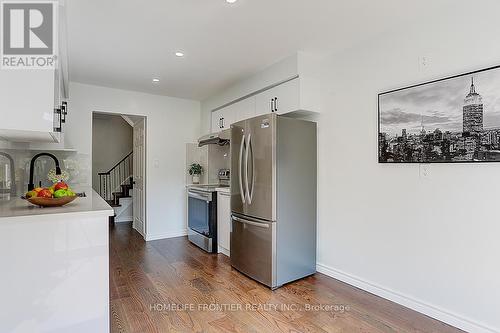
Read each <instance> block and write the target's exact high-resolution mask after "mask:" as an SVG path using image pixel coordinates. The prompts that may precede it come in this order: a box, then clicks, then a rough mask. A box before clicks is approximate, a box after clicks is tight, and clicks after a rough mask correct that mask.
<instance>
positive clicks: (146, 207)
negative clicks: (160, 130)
mask: <svg viewBox="0 0 500 333" xmlns="http://www.w3.org/2000/svg"><path fill="white" fill-rule="evenodd" d="M94 114H104V115H110V116H117V117H121V116H125V117H127V118H128V120H127V119H124V120H125V121H126V122H127V123H128V124H129V125H130V126H131V127H132V129H133V127H134V126H133V125H132V124H131V123H130V122H129V120H130V119H132V118H133V117H140V118H142V119H143V120H144V158H143V161H142V162H143V165H144V172H143V176H144V181H143V191H144V235H143V234H141V233H140V232H139V231H137V230H136V229H135V228H133V229H134V230H136V231H137V232H138V233H139V234H140V235H141V236H142V238H143V239H144V240H145V241H146V238H147V237H146V236H147V230H148V218H147V216H148V195H147V177H148V171H147V160H148V158H147V154H148V150H147V144H148V117H147V116H146V115H141V114H132V113H126V112H110V111H99V110H94V111H92V112H91V113H90V123H91V126H90V137H91V141H90V168H91V182H92V176H93V174H94V170H93V168H92V152H93V148H92V142H93V129H94ZM130 117H132V118H130ZM132 173H134V172H133V171H132ZM132 200H133V199H132ZM133 224H134V221H132V225H133Z"/></svg>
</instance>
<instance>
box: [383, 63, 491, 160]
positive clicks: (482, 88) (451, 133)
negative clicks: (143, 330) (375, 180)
mask: <svg viewBox="0 0 500 333" xmlns="http://www.w3.org/2000/svg"><path fill="white" fill-rule="evenodd" d="M378 112H379V114H378V118H379V133H378V145H379V162H380V163H454V162H500V66H497V67H492V68H488V69H483V70H480V71H475V72H470V73H467V74H461V75H457V76H453V77H448V78H444V79H441V80H436V81H432V82H428V83H423V84H418V85H414V86H411V87H407V88H401V89H397V90H392V91H388V92H384V93H381V94H379V96H378Z"/></svg>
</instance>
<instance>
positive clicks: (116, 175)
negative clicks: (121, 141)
mask: <svg viewBox="0 0 500 333" xmlns="http://www.w3.org/2000/svg"><path fill="white" fill-rule="evenodd" d="M132 157H133V155H132V152H131V153H129V154H128V155H127V156H125V157H124V158H123V159H122V160H121V161H120V162H118V163H117V164H116V165H115V166H114V167H113V168H111V169H110V170H109V171H108V172H99V173H98V176H99V195H100V196H101V197H102V198H103V199H104V200H106V202H107V203H108V204H109V205H110V206H111V207H113V210H114V211H115V216H114V218H113V219H112V222H130V221H132V220H133V210H132V207H133V204H132V201H133V198H132V189H133V184H134V181H133V177H132V171H133V166H132V161H133V160H132Z"/></svg>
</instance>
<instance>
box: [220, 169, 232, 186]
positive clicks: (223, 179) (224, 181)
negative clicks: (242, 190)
mask: <svg viewBox="0 0 500 333" xmlns="http://www.w3.org/2000/svg"><path fill="white" fill-rule="evenodd" d="M230 180H231V178H230V171H229V169H219V183H220V184H221V185H222V186H229V185H230V184H229V182H230Z"/></svg>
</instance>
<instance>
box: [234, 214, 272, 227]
mask: <svg viewBox="0 0 500 333" xmlns="http://www.w3.org/2000/svg"><path fill="white" fill-rule="evenodd" d="M233 220H234V221H236V222H240V223H243V224H249V225H253V226H255V227H259V228H266V229H269V224H266V223H259V222H252V221H248V220H245V219H242V218H239V217H236V216H233Z"/></svg>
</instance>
